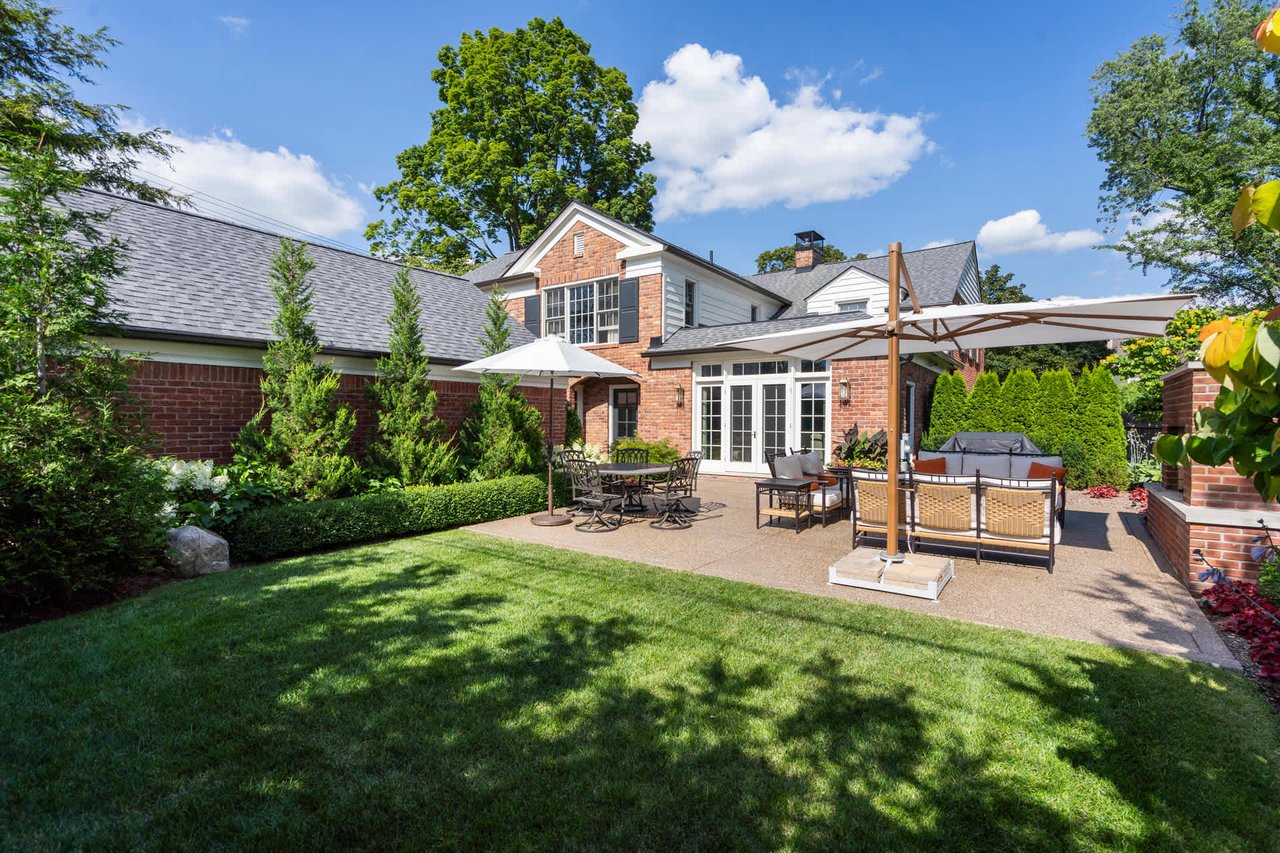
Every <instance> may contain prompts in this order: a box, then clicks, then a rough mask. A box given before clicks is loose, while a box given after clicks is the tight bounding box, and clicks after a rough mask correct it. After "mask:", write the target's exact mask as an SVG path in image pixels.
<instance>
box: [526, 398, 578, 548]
mask: <svg viewBox="0 0 1280 853" xmlns="http://www.w3.org/2000/svg"><path fill="white" fill-rule="evenodd" d="M555 396H556V377H555V374H552V375H551V377H550V381H549V382H548V384H547V511H546V513H545V514H544V515H535V516H534V517H533V523H534V524H536V525H537V526H539V527H558V526H559V525H561V524H568V523H569V522H571V521H573V518H572V517H571V516H568V515H561V514H560V513H558V512H556V499H555V491H556V486H555V482H556V471H555V449H556V444H555V442H556V400H555Z"/></svg>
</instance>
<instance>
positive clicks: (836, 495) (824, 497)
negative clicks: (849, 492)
mask: <svg viewBox="0 0 1280 853" xmlns="http://www.w3.org/2000/svg"><path fill="white" fill-rule="evenodd" d="M779 500H780V502H781V503H782V505H783V506H795V502H796V500H797V497H796V496H795V495H781V496H779ZM798 500H799V501H800V502H801V503H805V504H807V505H809V506H812V507H813V508H814V509H834V508H835V507H838V506H840V504H841V503H843V502H844V492H843V491H842V490H841V489H840V487H839V486H828V487H827V488H825V489H821V488H820V489H814V490H812V492H811V493H810V494H809V495H807V496H805V497H803V498H798ZM810 501H811V502H812V503H809V502H810Z"/></svg>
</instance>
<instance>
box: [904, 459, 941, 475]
mask: <svg viewBox="0 0 1280 853" xmlns="http://www.w3.org/2000/svg"><path fill="white" fill-rule="evenodd" d="M911 470H913V471H915V472H916V473H917V474H945V473H947V460H946V459H945V458H943V457H941V456H939V457H937V458H936V459H916V464H915V465H913V466H912V467H911Z"/></svg>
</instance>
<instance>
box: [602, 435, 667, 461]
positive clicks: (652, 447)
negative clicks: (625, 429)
mask: <svg viewBox="0 0 1280 853" xmlns="http://www.w3.org/2000/svg"><path fill="white" fill-rule="evenodd" d="M637 447H638V448H641V449H643V450H647V451H649V461H650V462H652V463H653V464H654V465H670V464H671V463H672V462H675V461H676V460H677V459H679V458H680V457H681V456H683V455H684V454H683V453H681V452H680V448H678V447H676V446H675V444H674V443H673V442H672V441H671V439H669V438H662V439H659V440H657V441H647V440H646V439H643V438H620V439H618V440H617V441H615V442H614V443H613V447H612V448H610V450H609V452H610V454H613V453H614V452H616V451H618V450H627V449H631V448H637Z"/></svg>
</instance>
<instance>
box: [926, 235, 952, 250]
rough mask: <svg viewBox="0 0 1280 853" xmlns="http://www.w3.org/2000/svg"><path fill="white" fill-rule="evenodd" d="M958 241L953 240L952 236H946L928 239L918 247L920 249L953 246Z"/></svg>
mask: <svg viewBox="0 0 1280 853" xmlns="http://www.w3.org/2000/svg"><path fill="white" fill-rule="evenodd" d="M959 242H960V241H959V240H955V239H953V238H951V237H947V238H946V239H945V240H930V241H929V242H928V243H925V244H924V245H923V246H921V247H920V248H921V249H936V248H938V247H939V246H954V245H955V244H956V243H959Z"/></svg>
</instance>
